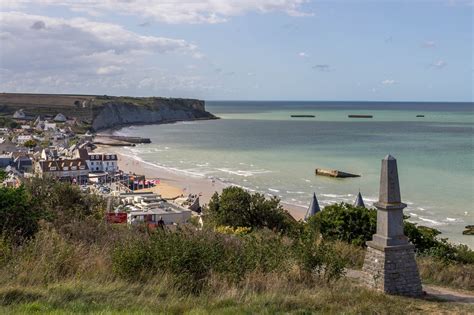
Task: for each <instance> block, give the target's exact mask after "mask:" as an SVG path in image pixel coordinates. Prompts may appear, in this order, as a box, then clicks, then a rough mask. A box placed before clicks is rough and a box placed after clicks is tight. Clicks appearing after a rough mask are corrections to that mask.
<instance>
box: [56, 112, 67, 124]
mask: <svg viewBox="0 0 474 315" xmlns="http://www.w3.org/2000/svg"><path fill="white" fill-rule="evenodd" d="M53 120H54V121H55V122H61V123H63V122H66V121H67V118H66V116H64V115H63V114H61V113H59V114H57V115H56V116H54V119H53Z"/></svg>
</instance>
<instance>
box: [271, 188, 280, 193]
mask: <svg viewBox="0 0 474 315" xmlns="http://www.w3.org/2000/svg"><path fill="white" fill-rule="evenodd" d="M268 190H269V191H273V192H276V193H279V192H280V191H279V190H278V189H274V188H268Z"/></svg>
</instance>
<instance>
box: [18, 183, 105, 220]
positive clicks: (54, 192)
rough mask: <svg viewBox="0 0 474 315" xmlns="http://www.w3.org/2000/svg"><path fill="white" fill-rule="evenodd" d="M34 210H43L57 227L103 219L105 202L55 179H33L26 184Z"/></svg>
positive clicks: (45, 216)
mask: <svg viewBox="0 0 474 315" xmlns="http://www.w3.org/2000/svg"><path fill="white" fill-rule="evenodd" d="M25 188H26V190H27V191H28V192H29V194H30V195H31V198H32V200H33V206H34V209H41V210H42V211H43V214H44V218H45V219H46V220H47V221H50V222H53V223H55V224H56V225H57V226H61V225H62V224H65V223H68V222H71V221H75V220H83V219H85V218H90V217H94V218H96V219H101V218H103V215H104V210H105V201H104V199H103V198H101V197H98V196H96V195H91V194H84V193H82V192H81V191H80V189H79V187H78V186H76V185H72V184H69V183H63V182H59V181H57V180H53V179H40V178H32V179H30V180H29V181H26V182H25Z"/></svg>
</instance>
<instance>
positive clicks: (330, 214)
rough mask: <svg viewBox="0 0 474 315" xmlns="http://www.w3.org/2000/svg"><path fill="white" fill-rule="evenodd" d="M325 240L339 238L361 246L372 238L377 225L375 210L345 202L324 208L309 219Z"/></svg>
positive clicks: (310, 223)
mask: <svg viewBox="0 0 474 315" xmlns="http://www.w3.org/2000/svg"><path fill="white" fill-rule="evenodd" d="M309 225H310V226H313V227H314V228H316V229H319V231H320V232H321V234H322V235H323V237H324V239H326V240H341V241H344V242H347V243H350V244H354V245H359V246H362V245H364V244H365V242H366V241H368V240H370V239H372V235H373V234H374V233H375V231H376V227H377V211H376V210H373V209H366V208H362V207H354V206H351V205H349V204H346V203H341V204H334V205H330V206H327V207H325V208H324V210H323V211H320V212H318V213H317V214H316V215H315V216H313V217H311V219H310V220H309Z"/></svg>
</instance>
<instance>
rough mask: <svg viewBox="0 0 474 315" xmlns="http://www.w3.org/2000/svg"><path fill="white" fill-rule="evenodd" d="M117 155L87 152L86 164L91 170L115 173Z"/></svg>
mask: <svg viewBox="0 0 474 315" xmlns="http://www.w3.org/2000/svg"><path fill="white" fill-rule="evenodd" d="M117 161H118V158H117V155H116V154H108V153H88V159H87V166H89V169H90V170H91V172H107V173H115V172H117V171H118V165H117Z"/></svg>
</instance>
